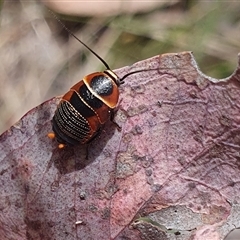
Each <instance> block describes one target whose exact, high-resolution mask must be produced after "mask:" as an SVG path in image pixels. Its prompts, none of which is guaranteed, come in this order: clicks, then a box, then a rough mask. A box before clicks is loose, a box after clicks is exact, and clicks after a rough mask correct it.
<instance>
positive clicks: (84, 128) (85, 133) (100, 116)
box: [48, 13, 154, 148]
mask: <svg viewBox="0 0 240 240" xmlns="http://www.w3.org/2000/svg"><path fill="white" fill-rule="evenodd" d="M52 14H53V13H52ZM53 15H54V17H55V18H56V19H57V20H58V22H60V24H61V25H62V26H63V28H64V29H66V30H67V31H68V33H69V34H70V35H72V36H73V37H74V38H75V39H77V41H79V42H80V43H81V44H82V45H83V46H85V47H86V48H87V49H88V50H89V51H90V52H91V53H93V54H94V55H95V56H96V57H97V58H98V59H99V60H100V61H101V62H102V63H103V64H104V66H105V67H106V70H105V71H103V72H95V73H91V74H89V75H87V76H85V77H84V78H83V79H82V80H81V81H80V82H78V83H77V84H75V85H74V86H73V87H71V88H70V90H69V91H68V92H67V93H66V94H65V95H64V96H63V97H62V99H61V101H60V103H59V105H58V107H57V109H56V112H55V114H54V116H53V119H52V130H53V133H49V134H48V136H49V138H54V137H56V139H57V141H58V143H59V145H58V147H59V148H63V147H65V146H67V145H70V146H74V145H77V144H87V143H89V142H91V141H92V140H93V139H94V138H95V137H96V136H98V135H99V134H100V133H101V129H102V127H103V125H104V124H105V123H106V122H107V121H108V120H109V119H110V120H111V121H113V118H114V109H115V108H116V106H117V103H118V98H119V89H118V88H119V86H120V85H121V84H123V83H124V82H123V80H124V79H125V78H126V77H128V76H129V75H131V74H135V73H138V72H142V71H146V69H145V70H137V71H134V72H130V73H128V74H126V75H124V76H123V77H122V78H119V77H118V76H117V75H116V74H115V73H114V72H113V71H112V70H111V69H110V67H109V66H108V64H107V63H106V62H105V61H104V60H103V59H102V58H101V57H100V56H99V55H98V54H97V53H96V52H94V51H93V50H92V49H91V48H90V47H88V46H87V45H86V44H85V43H84V42H82V41H81V40H80V39H79V38H78V37H76V36H75V35H74V34H73V33H72V32H71V31H70V30H69V29H68V28H67V27H66V26H65V25H64V24H63V23H62V22H61V21H60V20H59V19H58V18H57V17H56V15H55V14H53ZM149 70H150V69H149ZM152 70H154V69H152Z"/></svg>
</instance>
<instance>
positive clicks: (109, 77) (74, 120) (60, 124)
mask: <svg viewBox="0 0 240 240" xmlns="http://www.w3.org/2000/svg"><path fill="white" fill-rule="evenodd" d="M120 84H121V81H120V79H119V78H118V77H117V75H116V74H115V73H114V72H112V71H111V70H106V71H104V72H96V73H92V74H89V75H87V76H85V77H84V78H83V80H81V81H80V82H78V83H77V84H75V85H74V86H73V87H72V88H71V89H70V91H68V92H67V93H66V94H65V95H64V96H63V98H62V100H61V102H60V103H59V105H58V108H57V110H56V112H55V115H54V117H53V120H52V126H53V131H54V133H55V135H56V138H57V140H58V142H59V143H61V144H64V145H76V144H78V143H80V144H85V143H88V142H89V141H91V140H92V139H93V138H94V137H95V136H97V135H98V134H99V133H100V132H101V129H102V126H103V125H104V124H105V122H106V121H107V120H109V119H110V118H111V117H113V109H114V108H115V107H116V105H117V103H118V98H119V90H118V87H119V85H120ZM61 146H62V145H59V147H61Z"/></svg>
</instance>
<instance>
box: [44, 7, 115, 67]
mask: <svg viewBox="0 0 240 240" xmlns="http://www.w3.org/2000/svg"><path fill="white" fill-rule="evenodd" d="M48 11H49V12H50V13H51V14H52V15H53V17H54V18H55V19H56V20H57V21H58V22H59V23H60V24H61V25H62V27H63V28H64V29H65V30H66V31H67V32H68V33H69V34H70V35H72V36H73V37H74V38H75V39H76V40H77V41H78V42H80V43H81V44H82V45H83V46H84V47H85V48H87V49H88V50H89V51H90V52H91V53H92V54H94V55H95V56H96V57H97V58H98V59H99V60H100V61H101V62H102V63H103V65H104V66H105V67H106V69H108V70H110V67H109V66H108V64H107V63H106V62H105V61H104V60H103V58H101V57H100V56H99V55H98V54H97V53H96V52H94V51H93V50H92V49H91V48H90V47H89V46H88V45H87V44H85V43H84V42H83V41H81V40H80V39H79V38H78V37H77V36H76V35H75V34H74V33H73V32H72V31H71V30H70V29H68V28H67V27H66V26H65V24H64V23H63V22H62V21H61V20H60V19H59V18H58V17H57V15H56V14H55V13H54V12H53V11H52V10H50V9H48Z"/></svg>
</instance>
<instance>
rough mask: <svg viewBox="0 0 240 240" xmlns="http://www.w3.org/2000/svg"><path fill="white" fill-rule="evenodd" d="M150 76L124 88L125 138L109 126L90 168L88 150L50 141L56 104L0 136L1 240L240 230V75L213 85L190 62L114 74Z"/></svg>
mask: <svg viewBox="0 0 240 240" xmlns="http://www.w3.org/2000/svg"><path fill="white" fill-rule="evenodd" d="M149 68H158V69H159V70H157V71H147V72H142V73H139V74H135V75H131V76H130V77H129V78H127V79H126V83H125V84H124V85H123V86H121V95H120V97H121V100H120V103H119V106H118V112H117V115H116V118H115V120H116V121H117V123H118V124H119V125H121V126H122V131H121V132H119V131H118V130H117V129H116V128H115V126H114V125H113V124H111V123H110V122H109V123H107V124H106V126H105V129H104V131H103V133H102V134H101V135H100V137H99V138H98V139H96V140H94V141H93V142H92V143H91V144H90V147H89V160H88V161H86V160H85V156H86V146H76V147H73V148H66V149H63V150H60V149H58V147H57V143H56V142H55V141H52V140H50V139H48V138H47V133H48V132H50V131H51V118H52V116H53V114H54V111H55V109H56V106H57V103H58V102H59V99H60V98H59V97H57V98H53V99H51V100H49V101H47V102H45V103H43V104H41V105H39V106H38V107H36V108H34V109H33V110H31V111H30V112H28V113H27V114H26V115H25V116H24V117H23V118H22V119H21V120H20V121H19V122H18V123H17V124H15V125H14V126H12V127H11V128H10V129H9V130H8V131H6V132H5V133H4V134H2V135H1V137H0V143H1V145H0V162H1V165H0V180H1V187H2V191H1V196H0V210H1V212H0V226H1V227H0V236H2V237H1V239H175V236H176V235H178V239H190V238H191V239H222V238H223V237H224V236H225V235H226V234H227V233H228V232H229V231H230V230H232V229H234V228H235V227H239V220H238V216H239V211H240V208H239V202H240V194H239V180H240V177H239V176H240V168H239V166H240V164H239V159H240V155H239V149H240V146H239V144H240V135H239V133H240V128H239V123H240V117H239V116H240V114H239V112H240V98H239V94H240V83H239V79H240V76H239V72H240V70H239V68H238V69H237V70H236V71H235V73H234V74H233V75H232V76H231V77H229V78H227V79H223V80H216V79H213V78H210V77H207V76H205V75H204V74H202V73H201V72H200V71H199V70H198V68H197V66H196V63H195V60H194V58H193V56H192V54H191V53H189V52H184V53H179V54H165V55H160V56H156V57H154V58H151V59H147V60H145V61H142V62H139V63H136V64H135V65H133V66H132V67H125V68H122V69H119V70H116V73H117V74H119V76H123V75H124V74H126V73H127V72H130V71H133V69H134V70H136V69H149ZM171 229H172V230H171ZM179 234H180V235H179Z"/></svg>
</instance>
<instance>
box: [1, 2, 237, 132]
mask: <svg viewBox="0 0 240 240" xmlns="http://www.w3.org/2000/svg"><path fill="white" fill-rule="evenodd" d="M48 8H50V9H51V10H52V11H54V12H56V14H57V15H58V17H59V18H60V19H61V20H62V22H63V23H64V24H65V25H66V26H67V27H68V28H69V29H70V30H71V31H72V32H73V33H74V34H76V35H77V36H78V37H79V38H81V39H82V40H83V41H84V42H85V43H87V44H88V45H89V46H90V47H91V48H92V49H93V50H94V51H96V52H97V53H98V54H99V55H100V56H102V57H103V58H104V59H105V60H106V61H107V62H108V64H109V65H110V66H111V68H112V69H116V68H120V67H123V66H126V65H131V64H133V63H135V62H137V61H140V60H143V59H146V58H149V57H152V56H155V55H158V54H162V53H168V52H169V53H170V52H181V51H193V52H194V55H195V58H196V60H197V62H198V64H199V66H200V68H201V70H202V71H203V72H204V73H205V74H207V75H210V76H212V77H216V78H224V77H227V76H229V75H230V74H231V73H232V72H233V71H234V69H235V68H236V65H237V54H238V52H240V51H239V49H240V14H239V12H240V1H235V2H232V1H231V2H230V1H223V2H222V1H187V0H185V1H184V0H182V1H130V0H129V1H105V2H103V1H97V0H96V1H94V2H93V1H88V2H87V1H86V2H85V1H67V0H66V1H34V0H32V1H24V0H22V1H21V0H15V1H9V0H8V1H1V0H0V11H1V15H0V16H1V17H0V22H1V27H0V58H1V64H0V133H2V132H3V131H5V130H7V129H8V128H9V127H10V126H11V125H13V124H14V123H15V122H16V121H18V120H19V119H20V118H21V117H22V116H23V115H24V114H25V113H26V112H27V111H29V110H30V109H32V108H33V107H35V106H37V105H39V104H41V103H42V102H44V101H46V100H47V99H49V98H52V97H54V96H57V95H61V94H63V93H65V92H66V91H68V89H69V87H71V86H72V85H73V84H75V83H76V82H78V81H79V80H81V79H82V77H83V76H84V75H86V74H88V73H91V72H95V71H99V70H103V69H104V66H103V65H102V64H101V62H99V61H98V59H96V57H95V56H93V55H92V54H91V53H89V51H87V50H86V49H85V48H84V47H83V46H82V45H81V44H80V43H79V42H77V41H76V40H75V39H74V38H73V37H71V36H69V33H68V32H67V31H66V30H64V29H63V27H62V26H61V24H59V22H58V21H57V20H56V19H55V18H54V16H53V15H52V14H51V13H50V12H49V11H48Z"/></svg>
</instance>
